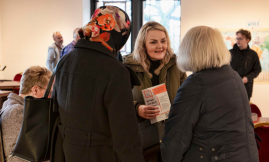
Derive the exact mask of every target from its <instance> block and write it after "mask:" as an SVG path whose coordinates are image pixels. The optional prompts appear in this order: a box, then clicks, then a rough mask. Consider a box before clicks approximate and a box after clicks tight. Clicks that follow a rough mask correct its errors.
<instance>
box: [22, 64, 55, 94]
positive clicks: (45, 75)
mask: <svg viewBox="0 0 269 162" xmlns="http://www.w3.org/2000/svg"><path fill="white" fill-rule="evenodd" d="M51 75H52V73H51V71H49V70H48V69H47V68H45V67H40V66H31V67H30V68H28V69H26V70H25V71H24V73H23V74H22V78H21V85H20V94H29V93H30V92H31V89H32V87H33V86H35V85H37V86H39V87H40V88H44V89H45V88H46V87H47V84H48V83H49V79H50V77H51Z"/></svg>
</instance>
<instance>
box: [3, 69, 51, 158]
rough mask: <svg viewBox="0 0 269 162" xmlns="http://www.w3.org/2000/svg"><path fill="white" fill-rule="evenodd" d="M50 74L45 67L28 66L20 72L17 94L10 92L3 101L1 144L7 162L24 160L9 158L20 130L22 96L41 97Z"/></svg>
mask: <svg viewBox="0 0 269 162" xmlns="http://www.w3.org/2000/svg"><path fill="white" fill-rule="evenodd" d="M51 74H52V73H51V72H50V71H49V70H48V69H46V68H45V67H40V66H32V67H30V68H28V69H27V70H25V71H24V73H23V74H22V78H21V82H20V84H21V85H20V93H19V95H17V94H15V93H10V94H9V95H8V97H7V98H8V99H7V101H5V102H4V104H3V107H2V110H1V111H4V112H3V114H2V116H1V120H2V133H3V134H2V135H3V145H4V151H5V158H6V159H7V162H25V160H22V159H19V158H17V157H13V156H12V157H10V158H9V155H11V153H12V151H13V149H14V147H15V145H16V142H17V138H18V136H19V133H20V130H21V125H22V120H23V107H24V97H26V96H33V97H35V98H41V97H43V96H44V93H45V91H46V88H47V84H48V82H49V79H50V77H51Z"/></svg>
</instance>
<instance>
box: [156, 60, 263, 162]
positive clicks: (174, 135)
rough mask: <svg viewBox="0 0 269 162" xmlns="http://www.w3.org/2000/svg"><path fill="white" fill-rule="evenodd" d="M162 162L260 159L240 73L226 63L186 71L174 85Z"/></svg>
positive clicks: (221, 161)
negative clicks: (180, 80) (178, 82)
mask: <svg viewBox="0 0 269 162" xmlns="http://www.w3.org/2000/svg"><path fill="white" fill-rule="evenodd" d="M161 152H162V157H163V161H164V162H217V161H220V162H258V161H259V159H258V151H257V146H256V142H255V139H254V126H253V123H252V119H251V112H250V106H249V102H248V98H247V93H246V91H245V88H244V85H243V83H242V79H241V78H240V76H239V75H238V74H237V73H236V72H235V71H234V70H232V68H231V66H229V65H225V66H222V67H221V68H218V69H208V70H203V71H201V72H197V73H194V74H192V75H190V76H189V77H188V78H187V79H186V80H185V81H184V82H183V84H182V85H181V87H180V88H179V89H178V92H177V96H176V97H175V100H174V102H173V104H172V107H171V110H170V113H169V118H168V121H166V123H165V136H164V138H163V140H162V144H161Z"/></svg>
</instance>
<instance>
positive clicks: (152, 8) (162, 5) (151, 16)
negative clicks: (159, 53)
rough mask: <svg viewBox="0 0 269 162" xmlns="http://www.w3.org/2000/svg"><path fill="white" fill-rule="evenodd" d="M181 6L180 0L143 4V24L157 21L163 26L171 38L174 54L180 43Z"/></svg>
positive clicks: (154, 1) (164, 0)
mask: <svg viewBox="0 0 269 162" xmlns="http://www.w3.org/2000/svg"><path fill="white" fill-rule="evenodd" d="M180 17H181V6H180V1H179V0H169V1H167V0H146V1H144V2H143V24H145V23H147V22H148V21H156V22H158V23H160V24H162V25H163V26H164V27H165V28H166V30H167V32H168V34H169V37H170V41H171V46H172V48H173V49H174V52H175V53H177V52H178V47H179V43H180Z"/></svg>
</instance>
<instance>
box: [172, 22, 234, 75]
mask: <svg viewBox="0 0 269 162" xmlns="http://www.w3.org/2000/svg"><path fill="white" fill-rule="evenodd" d="M230 60H231V54H230V52H229V51H228V49H227V47H226V45H225V43H224V41H223V38H222V35H221V33H220V31H219V30H218V29H213V28H210V27H207V26H197V27H194V28H192V29H190V30H189V31H188V32H187V34H186V35H185V37H184V38H183V40H182V42H181V44H180V46H179V54H178V58H177V66H178V68H179V69H180V70H181V71H193V72H198V71H201V70H204V69H209V68H213V67H219V68H220V67H221V66H223V65H229V64H230Z"/></svg>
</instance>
